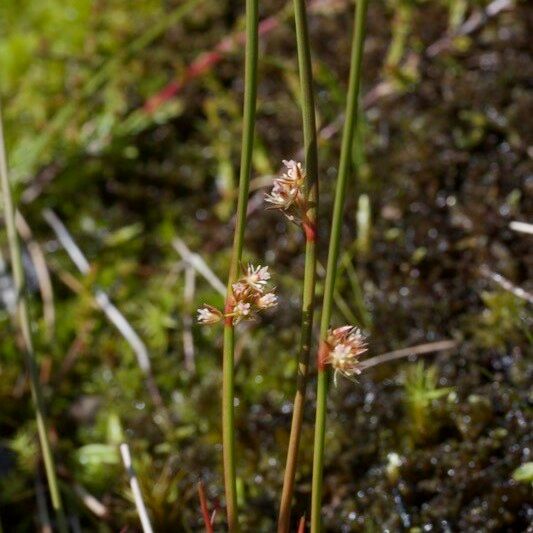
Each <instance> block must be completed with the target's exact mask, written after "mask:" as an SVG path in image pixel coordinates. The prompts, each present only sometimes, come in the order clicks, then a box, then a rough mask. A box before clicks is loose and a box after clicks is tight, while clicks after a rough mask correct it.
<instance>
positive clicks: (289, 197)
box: [265, 160, 306, 220]
mask: <svg viewBox="0 0 533 533" xmlns="http://www.w3.org/2000/svg"><path fill="white" fill-rule="evenodd" d="M283 163H284V165H285V166H286V167H287V170H286V171H285V172H284V173H283V174H282V175H281V176H280V177H279V178H276V179H275V180H274V185H273V187H272V191H271V192H270V194H267V195H266V196H265V200H266V202H268V203H269V204H271V205H270V206H269V207H270V208H271V209H280V210H282V211H283V212H284V214H285V215H286V216H287V217H288V218H289V220H296V219H297V218H300V219H301V218H303V215H304V214H305V211H306V208H305V204H306V202H305V200H304V196H303V185H304V181H305V172H304V170H303V168H302V164H301V163H297V162H296V161H292V160H291V161H283ZM291 208H293V210H296V211H297V213H295V214H296V216H295V214H288V213H287V211H289V210H290V209H291Z"/></svg>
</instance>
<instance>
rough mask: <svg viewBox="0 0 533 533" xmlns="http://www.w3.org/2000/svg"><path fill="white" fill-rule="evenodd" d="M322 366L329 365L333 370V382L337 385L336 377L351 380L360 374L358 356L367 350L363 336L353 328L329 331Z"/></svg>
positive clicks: (346, 327)
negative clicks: (339, 375)
mask: <svg viewBox="0 0 533 533" xmlns="http://www.w3.org/2000/svg"><path fill="white" fill-rule="evenodd" d="M325 347H326V350H325V353H324V354H323V356H322V363H323V364H330V365H331V366H332V368H333V369H334V370H335V374H334V381H335V385H337V375H338V374H342V375H343V376H344V377H347V378H352V377H353V376H356V375H359V374H360V373H361V367H360V361H359V356H360V355H362V354H364V353H365V352H366V350H367V345H366V341H365V337H364V335H363V334H362V333H361V330H360V329H359V328H357V327H354V326H342V327H340V328H336V329H330V330H329V331H328V335H327V337H326V342H325Z"/></svg>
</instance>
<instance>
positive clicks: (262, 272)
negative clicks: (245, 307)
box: [240, 264, 270, 293]
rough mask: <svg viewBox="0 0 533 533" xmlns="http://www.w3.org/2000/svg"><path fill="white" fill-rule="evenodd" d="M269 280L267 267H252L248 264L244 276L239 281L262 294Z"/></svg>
mask: <svg viewBox="0 0 533 533" xmlns="http://www.w3.org/2000/svg"><path fill="white" fill-rule="evenodd" d="M269 279H270V272H269V271H268V267H267V266H261V265H258V266H256V267H254V266H253V265H251V264H249V265H248V267H247V269H246V274H245V275H244V276H243V277H242V279H241V280H240V281H241V283H244V284H246V285H248V287H251V288H252V289H254V290H256V291H258V292H261V293H262V292H263V290H264V288H265V285H266V284H267V281H268V280H269Z"/></svg>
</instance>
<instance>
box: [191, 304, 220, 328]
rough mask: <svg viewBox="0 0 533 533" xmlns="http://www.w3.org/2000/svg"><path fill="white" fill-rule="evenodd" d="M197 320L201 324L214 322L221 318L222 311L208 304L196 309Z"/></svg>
mask: <svg viewBox="0 0 533 533" xmlns="http://www.w3.org/2000/svg"><path fill="white" fill-rule="evenodd" d="M197 312H198V322H199V323H200V324H202V325H211V324H216V323H217V322H219V321H220V320H221V319H222V313H221V312H220V311H219V310H218V309H217V308H216V307H213V306H211V305H208V304H204V307H201V308H200V309H198V311H197Z"/></svg>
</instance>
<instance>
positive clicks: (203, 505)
mask: <svg viewBox="0 0 533 533" xmlns="http://www.w3.org/2000/svg"><path fill="white" fill-rule="evenodd" d="M198 498H199V499H200V509H201V510H202V518H203V519H204V526H205V532H206V533H213V524H212V523H211V518H210V517H209V509H208V507H207V498H206V497H205V489H204V484H203V482H202V481H200V482H199V483H198Z"/></svg>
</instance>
